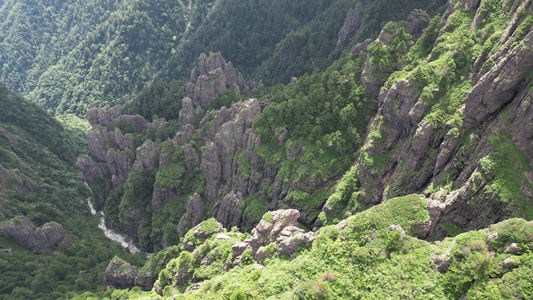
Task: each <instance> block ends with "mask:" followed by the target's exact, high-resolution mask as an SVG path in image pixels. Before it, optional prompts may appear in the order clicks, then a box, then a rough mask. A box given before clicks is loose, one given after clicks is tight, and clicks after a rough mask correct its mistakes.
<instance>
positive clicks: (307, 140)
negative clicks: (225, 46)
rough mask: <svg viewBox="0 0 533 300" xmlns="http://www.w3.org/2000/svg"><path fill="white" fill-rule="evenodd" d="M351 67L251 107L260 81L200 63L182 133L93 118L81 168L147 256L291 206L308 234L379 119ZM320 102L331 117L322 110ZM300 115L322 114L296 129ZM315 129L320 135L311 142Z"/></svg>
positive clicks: (111, 217) (211, 61) (159, 123)
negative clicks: (211, 223) (199, 233)
mask: <svg viewBox="0 0 533 300" xmlns="http://www.w3.org/2000/svg"><path fill="white" fill-rule="evenodd" d="M362 62H363V61H362V60H359V65H361V63H362ZM354 68H357V63H356V62H353V61H351V60H350V59H349V58H346V59H343V60H341V61H339V62H338V63H336V64H335V65H334V66H332V67H330V68H328V70H327V71H326V72H324V73H317V74H313V75H311V76H306V77H302V78H300V79H299V80H298V82H297V83H294V84H292V85H290V86H286V87H282V88H280V89H279V90H277V92H275V93H272V94H271V95H269V96H268V97H269V98H270V96H272V98H270V99H271V100H263V101H259V100H257V99H255V98H252V99H248V100H244V99H247V98H244V99H243V97H245V96H241V95H246V94H249V93H250V92H253V91H254V89H255V85H254V84H253V82H247V81H245V80H244V79H243V77H242V75H240V74H238V73H237V72H236V70H235V69H234V68H233V66H232V64H231V63H228V62H226V61H225V60H224V59H223V58H222V56H221V55H220V54H218V53H211V54H210V55H209V56H206V55H202V56H201V57H200V63H199V70H198V72H197V71H196V70H194V71H193V72H192V75H191V81H190V82H189V83H188V85H187V88H186V93H187V97H186V98H184V99H183V101H182V104H181V110H180V112H179V124H176V121H175V120H169V121H168V122H167V121H166V120H164V119H155V120H152V122H151V123H147V121H146V120H145V119H144V118H142V117H141V116H139V115H136V116H133V115H123V114H122V112H121V109H120V108H118V107H114V108H111V109H91V110H89V113H88V119H89V122H90V123H91V125H92V126H93V128H92V129H91V131H90V132H89V136H88V138H89V150H90V151H91V156H85V157H81V158H80V159H79V160H78V166H79V167H80V169H81V170H82V171H83V174H84V177H85V179H86V181H87V183H88V184H89V185H90V186H91V188H92V190H93V191H94V192H95V194H96V197H97V203H96V205H97V206H98V207H100V208H105V210H106V217H107V220H108V222H109V224H110V225H111V226H113V227H114V228H115V229H117V230H120V231H123V232H128V233H129V234H130V236H131V237H132V238H133V240H134V241H135V242H136V243H138V244H139V245H141V246H142V247H144V248H145V249H147V250H149V251H151V250H152V249H159V248H161V247H162V246H168V245H171V244H174V243H176V242H177V238H178V237H179V236H181V237H183V235H184V234H185V233H186V232H187V230H188V229H190V228H191V227H193V226H195V225H197V224H198V223H199V222H200V221H201V220H203V219H204V218H206V217H210V216H213V217H215V218H216V219H217V220H219V221H220V222H221V223H222V224H223V225H224V227H226V228H231V227H232V226H237V227H242V228H244V229H246V230H250V229H252V228H253V226H255V224H256V223H257V222H258V221H259V220H260V218H261V216H262V215H263V214H264V213H265V212H266V211H267V210H268V209H276V208H279V207H284V206H290V207H295V208H298V209H300V210H301V211H302V218H301V219H302V223H304V224H306V225H308V226H311V225H312V224H313V223H314V222H315V220H316V218H317V215H318V213H319V212H320V209H321V207H322V205H323V203H324V201H325V200H326V199H327V196H328V195H329V193H330V192H329V188H330V187H331V186H332V185H333V183H332V182H331V179H332V178H335V177H336V176H339V175H340V174H342V172H343V171H345V170H346V169H347V168H348V167H349V163H350V160H352V159H354V158H355V156H354V155H353V152H354V151H355V149H357V148H358V146H359V145H360V144H359V143H360V139H359V136H360V135H362V133H363V130H364V129H365V125H366V122H367V121H368V115H369V112H370V111H372V104H371V103H369V102H368V101H365V100H364V99H363V98H362V97H360V96H361V93H362V89H361V88H360V87H359V86H358V85H356V84H355V81H354V77H353V74H352V75H350V74H351V73H352V72H353V70H354ZM158 93H159V92H158ZM163 94H165V93H163ZM335 96H336V98H335ZM143 97H144V96H143ZM322 97H331V99H332V101H331V102H329V103H323V101H322V99H323V98H322ZM284 100H286V101H284ZM324 105H327V106H329V107H331V108H332V110H333V111H331V112H328V111H326V110H322V109H320V107H321V106H324ZM267 106H268V108H265V107H267ZM304 106H308V107H316V109H314V110H309V111H308V112H307V113H305V114H301V119H293V120H290V117H289V116H291V115H292V114H293V113H295V110H299V109H301V108H302V107H304ZM280 112H281V113H280ZM314 118H317V122H316V123H314V124H313V121H311V120H313V119H314ZM318 120H320V122H318ZM353 120H357V121H355V122H354V123H353V124H351V122H352V121H353ZM175 125H179V127H178V128H179V131H178V132H177V133H176V132H175V131H172V129H173V128H175ZM309 126H313V127H316V128H314V129H313V134H312V135H308V134H307V132H306V130H307V129H306V128H309ZM319 126H324V128H322V129H321V128H320V127H319ZM262 136H263V137H262ZM168 137H170V138H171V139H167V138H168ZM312 157H316V159H311V158H312ZM176 228H178V233H179V236H177V235H176V234H175V232H176Z"/></svg>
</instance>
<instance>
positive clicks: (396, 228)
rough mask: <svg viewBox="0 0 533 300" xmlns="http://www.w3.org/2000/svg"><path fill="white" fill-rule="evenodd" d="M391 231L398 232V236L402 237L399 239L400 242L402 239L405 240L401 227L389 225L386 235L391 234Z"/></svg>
mask: <svg viewBox="0 0 533 300" xmlns="http://www.w3.org/2000/svg"><path fill="white" fill-rule="evenodd" d="M392 231H399V232H400V234H401V235H402V237H401V239H400V242H401V241H403V239H404V238H405V230H403V228H402V226H401V225H391V226H389V229H388V230H387V234H388V233H391V232H392Z"/></svg>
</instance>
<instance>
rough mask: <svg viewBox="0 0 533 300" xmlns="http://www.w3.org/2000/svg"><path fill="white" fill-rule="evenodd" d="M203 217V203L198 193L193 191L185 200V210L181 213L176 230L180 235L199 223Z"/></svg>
mask: <svg viewBox="0 0 533 300" xmlns="http://www.w3.org/2000/svg"><path fill="white" fill-rule="evenodd" d="M203 218H204V203H203V202H202V199H201V198H200V195H198V194H197V193H194V195H192V196H190V197H189V199H188V200H187V211H186V213H185V215H183V216H182V217H181V219H180V221H179V224H178V232H179V234H180V235H183V234H185V233H187V231H189V230H190V229H191V228H192V227H194V226H196V225H198V224H200V222H202V220H203Z"/></svg>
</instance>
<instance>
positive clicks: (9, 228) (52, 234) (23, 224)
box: [0, 217, 72, 254]
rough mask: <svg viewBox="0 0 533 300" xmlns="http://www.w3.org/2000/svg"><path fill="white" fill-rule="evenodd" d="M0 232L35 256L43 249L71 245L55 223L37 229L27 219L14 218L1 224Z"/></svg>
mask: <svg viewBox="0 0 533 300" xmlns="http://www.w3.org/2000/svg"><path fill="white" fill-rule="evenodd" d="M0 231H1V232H2V234H3V235H5V236H8V237H10V238H12V239H14V240H15V241H16V242H17V243H18V244H20V245H21V246H23V247H25V248H27V249H29V250H31V251H33V252H34V253H36V254H39V253H41V252H42V251H43V250H44V249H55V248H57V246H59V245H60V244H68V245H70V244H72V239H71V238H70V236H69V235H68V234H67V232H66V231H65V229H63V227H62V226H61V225H60V224H59V223H57V222H49V223H46V224H44V225H43V226H41V227H40V228H37V227H35V225H34V224H33V223H32V222H31V221H30V220H29V219H28V218H26V217H15V218H13V219H12V220H9V221H4V222H1V223H0Z"/></svg>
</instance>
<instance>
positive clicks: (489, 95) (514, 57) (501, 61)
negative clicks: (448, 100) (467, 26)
mask: <svg viewBox="0 0 533 300" xmlns="http://www.w3.org/2000/svg"><path fill="white" fill-rule="evenodd" d="M532 47H533V31H531V32H529V33H528V34H527V35H526V36H525V37H524V38H523V39H522V41H521V42H520V44H518V45H517V46H516V47H514V48H512V49H511V50H509V49H508V48H507V47H502V50H500V52H499V53H497V54H496V58H497V61H496V63H495V65H494V66H492V67H490V68H489V65H491V62H490V61H487V62H486V63H485V64H486V65H487V66H486V67H483V68H482V70H481V72H482V73H481V74H484V75H482V76H481V77H480V79H479V81H478V82H477V84H476V85H475V86H474V88H472V90H471V91H470V93H469V94H468V96H467V98H466V100H465V112H464V124H465V126H467V127H468V128H473V127H476V126H478V125H480V124H481V123H482V122H484V121H485V120H487V118H488V117H490V116H491V115H493V114H494V113H495V112H496V111H498V110H499V109H500V108H502V107H503V106H504V105H506V104H508V103H509V102H510V101H511V100H513V98H515V96H516V94H517V91H518V90H520V89H522V88H523V87H524V84H526V81H527V80H525V79H526V74H527V73H528V71H530V70H531V69H533V55H531V48H532ZM506 51H508V53H506ZM485 70H487V71H488V70H491V71H490V72H487V73H483V71H485Z"/></svg>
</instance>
